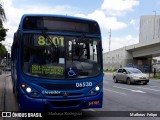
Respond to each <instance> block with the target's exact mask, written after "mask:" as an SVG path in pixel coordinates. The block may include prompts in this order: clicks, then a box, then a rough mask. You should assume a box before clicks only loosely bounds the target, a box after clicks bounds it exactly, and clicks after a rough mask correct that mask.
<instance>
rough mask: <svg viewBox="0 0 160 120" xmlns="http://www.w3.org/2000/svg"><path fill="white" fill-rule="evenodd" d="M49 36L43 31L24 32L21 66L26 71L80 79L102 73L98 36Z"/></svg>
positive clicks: (28, 73) (33, 74)
mask: <svg viewBox="0 0 160 120" xmlns="http://www.w3.org/2000/svg"><path fill="white" fill-rule="evenodd" d="M48 37H49V39H48ZM48 37H47V38H45V37H44V36H43V35H41V34H24V35H23V53H22V56H23V57H22V61H23V62H22V64H23V65H22V66H23V71H24V73H25V74H27V75H30V76H36V77H43V78H44V77H45V78H50V79H78V78H88V77H93V76H96V75H98V74H99V73H100V71H101V62H100V53H99V52H98V51H100V50H99V45H100V41H99V40H98V39H96V38H86V37H70V36H57V35H48Z"/></svg>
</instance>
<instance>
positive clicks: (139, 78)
mask: <svg viewBox="0 0 160 120" xmlns="http://www.w3.org/2000/svg"><path fill="white" fill-rule="evenodd" d="M113 80H114V82H115V83H118V82H119V81H122V82H126V83H127V84H129V85H130V84H132V83H141V84H144V85H146V84H147V83H148V82H149V77H148V75H147V74H144V73H142V72H141V71H140V70H139V69H137V68H120V69H118V70H117V71H116V72H114V73H113Z"/></svg>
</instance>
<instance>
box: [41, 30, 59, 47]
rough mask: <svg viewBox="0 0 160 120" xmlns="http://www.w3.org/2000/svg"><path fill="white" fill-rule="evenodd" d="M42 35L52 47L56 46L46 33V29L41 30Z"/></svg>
mask: <svg viewBox="0 0 160 120" xmlns="http://www.w3.org/2000/svg"><path fill="white" fill-rule="evenodd" d="M42 35H43V36H44V37H45V40H46V42H48V40H49V42H50V44H51V46H52V47H53V48H57V46H56V45H55V44H54V43H53V42H52V39H51V38H50V37H49V36H48V35H47V33H46V29H43V30H42Z"/></svg>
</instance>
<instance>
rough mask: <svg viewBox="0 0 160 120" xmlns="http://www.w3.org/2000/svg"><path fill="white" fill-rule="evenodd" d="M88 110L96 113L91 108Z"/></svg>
mask: <svg viewBox="0 0 160 120" xmlns="http://www.w3.org/2000/svg"><path fill="white" fill-rule="evenodd" d="M88 110H89V111H92V112H96V111H95V110H94V109H91V108H89V109H88Z"/></svg>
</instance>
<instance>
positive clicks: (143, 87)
mask: <svg viewBox="0 0 160 120" xmlns="http://www.w3.org/2000/svg"><path fill="white" fill-rule="evenodd" d="M137 88H140V89H145V90H152V91H156V92H160V90H156V89H150V88H144V87H137Z"/></svg>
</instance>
